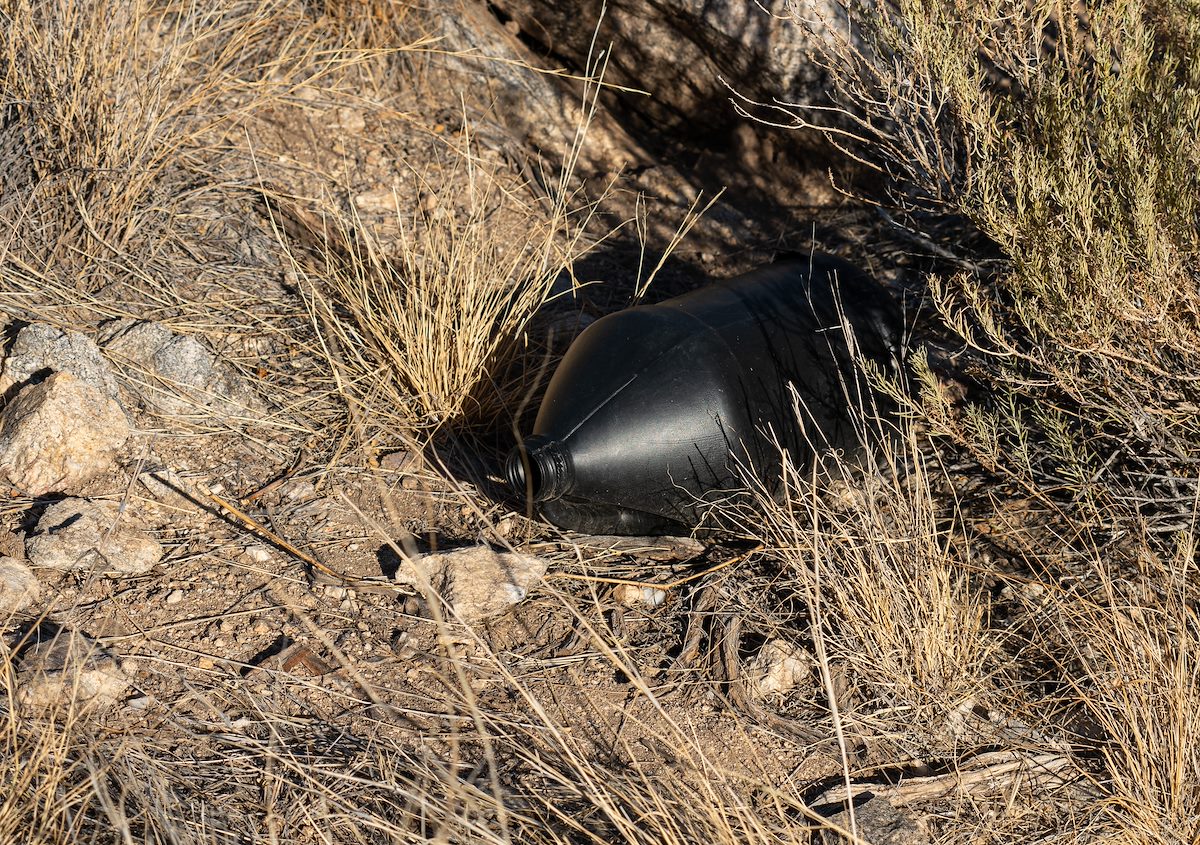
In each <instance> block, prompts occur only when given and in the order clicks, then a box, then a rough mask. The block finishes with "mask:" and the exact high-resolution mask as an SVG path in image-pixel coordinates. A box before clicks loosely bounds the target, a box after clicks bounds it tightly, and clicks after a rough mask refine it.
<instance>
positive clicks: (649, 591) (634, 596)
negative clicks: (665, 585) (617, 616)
mask: <svg viewBox="0 0 1200 845" xmlns="http://www.w3.org/2000/svg"><path fill="white" fill-rule="evenodd" d="M613 600H614V601H616V602H617V604H621V605H624V606H625V607H638V606H639V605H641V606H643V607H658V606H659V605H660V604H662V603H663V602H665V601H666V600H667V591H666V590H660V589H657V588H656V587H639V586H637V585H636V584H618V585H617V586H615V587H613Z"/></svg>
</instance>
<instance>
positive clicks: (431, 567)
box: [395, 545, 547, 622]
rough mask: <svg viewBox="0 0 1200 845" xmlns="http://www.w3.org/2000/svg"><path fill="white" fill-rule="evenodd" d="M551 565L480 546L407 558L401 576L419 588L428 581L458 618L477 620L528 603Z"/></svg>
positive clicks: (400, 569) (464, 620) (402, 579)
mask: <svg viewBox="0 0 1200 845" xmlns="http://www.w3.org/2000/svg"><path fill="white" fill-rule="evenodd" d="M546 567H547V562H546V561H545V560H543V559H542V558H539V557H533V556H531V555H521V554H512V553H510V552H497V551H496V550H494V549H492V548H491V547H490V546H486V545H479V546H471V547H469V548H465V549H455V550H453V551H448V552H438V553H436V554H430V555H425V556H424V557H421V558H418V559H417V560H415V561H408V560H406V561H404V562H403V563H401V565H400V568H399V570H398V571H397V572H396V576H395V577H396V580H397V581H401V582H403V583H407V584H412V585H414V586H417V587H420V586H421V585H422V582H423V581H425V580H428V583H429V584H430V585H432V587H433V588H434V590H436V591H437V592H438V594H439V595H440V596H441V597H442V598H443V599H444V600H445V602H446V603H447V604H448V605H449V607H450V610H451V611H452V613H453V616H454V618H456V619H457V620H458V621H461V622H476V621H479V620H481V619H486V618H488V617H492V616H497V615H499V614H501V613H504V612H505V611H507V610H508V609H509V608H510V607H512V606H513V605H514V604H517V603H518V602H520V601H523V600H524V599H525V597H526V596H527V595H528V594H529V591H530V590H531V589H533V588H534V587H535V586H536V585H537V584H538V583H540V582H541V580H542V577H543V576H544V575H545V574H546ZM422 573H424V578H422Z"/></svg>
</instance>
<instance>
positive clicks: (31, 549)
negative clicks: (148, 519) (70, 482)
mask: <svg viewBox="0 0 1200 845" xmlns="http://www.w3.org/2000/svg"><path fill="white" fill-rule="evenodd" d="M119 509H120V505H118V504H117V503H116V502H106V501H89V500H87V499H63V500H62V501H61V502H56V503H55V504H53V505H51V506H50V507H49V508H47V509H46V512H45V513H43V514H42V517H41V519H39V520H38V523H37V533H36V534H34V535H33V536H31V537H29V538H28V539H26V540H25V554H26V555H27V556H28V558H29V562H30V564H32V565H33V566H34V568H44V569H57V570H61V571H70V570H89V571H90V570H95V571H97V572H100V573H102V574H105V575H137V574H139V573H142V572H146V571H147V570H149V569H150V568H151V567H153V566H154V565H155V564H156V563H158V561H159V560H160V559H161V558H162V554H163V548H162V546H161V545H160V544H159V543H158V541H156V540H154V539H152V538H150V537H147V536H146V534H145V533H144V532H143V530H142V528H141V526H140V525H139V524H138V523H137V521H136V520H135V519H134V518H133V516H132V515H131V514H129V513H125V514H123V515H121V516H120V519H118V511H119ZM114 526H115V527H114Z"/></svg>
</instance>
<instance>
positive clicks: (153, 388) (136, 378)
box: [102, 320, 263, 417]
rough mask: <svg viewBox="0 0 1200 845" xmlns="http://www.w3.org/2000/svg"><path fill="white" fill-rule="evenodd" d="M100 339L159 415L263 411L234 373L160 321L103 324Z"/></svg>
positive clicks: (184, 336) (260, 404)
mask: <svg viewBox="0 0 1200 845" xmlns="http://www.w3.org/2000/svg"><path fill="white" fill-rule="evenodd" d="M102 340H103V341H104V348H105V351H106V352H108V353H109V355H111V356H112V357H113V358H114V359H115V360H117V361H118V362H121V363H123V364H126V365H128V368H127V374H128V376H129V378H130V387H131V388H132V389H133V391H134V392H135V393H137V394H138V396H139V397H140V398H141V400H142V401H143V402H144V403H145V404H146V405H147V407H150V408H152V409H153V410H156V411H158V412H159V413H163V414H173V415H186V414H194V413H196V412H197V411H201V412H209V413H216V414H219V415H222V416H233V417H240V416H246V415H247V414H248V413H257V412H261V411H262V409H263V403H262V400H261V399H260V398H259V397H258V396H257V395H256V394H255V393H254V391H253V390H252V389H251V388H250V387H249V386H248V385H247V384H246V383H245V382H243V381H242V380H241V378H240V377H239V376H238V375H237V373H236V372H234V371H233V370H232V369H231V368H230V367H228V366H227V365H225V364H224V363H222V362H221V361H219V360H218V359H217V357H216V356H215V355H213V353H212V352H210V351H209V350H208V347H206V346H205V345H204V344H203V343H201V342H200V341H198V340H196V339H195V338H194V337H189V336H187V335H178V334H175V333H174V332H172V331H171V330H170V329H168V328H167V327H166V326H164V325H162V324H161V323H151V322H138V321H136V320H117V321H115V322H113V323H111V324H108V325H107V326H106V327H105V332H104V335H103V337H102Z"/></svg>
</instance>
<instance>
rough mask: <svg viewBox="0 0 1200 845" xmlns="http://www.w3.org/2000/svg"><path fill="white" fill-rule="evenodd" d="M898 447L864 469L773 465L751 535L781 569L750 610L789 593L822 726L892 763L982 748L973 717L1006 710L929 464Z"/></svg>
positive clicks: (994, 646) (1004, 681)
mask: <svg viewBox="0 0 1200 845" xmlns="http://www.w3.org/2000/svg"><path fill="white" fill-rule="evenodd" d="M899 445H900V446H901V447H902V448H901V449H900V450H899V451H893V447H892V446H888V447H886V449H885V452H886V454H881V455H880V456H879V459H878V461H876V459H875V457H874V456H870V455H868V456H867V457H868V462H869V464H870V466H869V469H866V470H865V471H864V470H863V469H861V468H859V469H855V468H852V467H851V465H850V464H848V463H843V462H842V461H841V460H840V459H838V458H837V457H836V456H830V457H829V458H827V459H826V460H825V461H822V463H823V464H825V466H824V467H823V468H822V467H818V468H816V469H813V470H811V471H801V470H798V469H797V468H795V467H794V466H792V465H790V463H785V465H784V470H783V481H784V484H783V489H782V490H781V491H780V494H779V495H777V496H772V497H769V498H768V497H765V496H764V497H762V499H761V506H762V509H763V512H764V515H765V521H764V522H763V524H762V530H761V533H759V534H758V536H759V537H761V538H762V539H763V540H764V542H765V543H766V544H767V549H768V552H769V553H770V554H772V555H773V556H774V557H776V558H777V559H778V560H779V561H780V564H781V566H782V570H781V573H780V574H779V576H778V578H777V581H776V583H775V584H774V585H773V587H772V590H773V591H774V592H775V593H776V597H774V598H772V597H771V594H770V593H768V594H767V595H766V596H764V599H763V601H762V602H761V605H762V607H761V610H759V611H758V613H759V614H761V615H763V616H764V617H767V618H769V616H770V614H771V613H772V609H773V608H778V607H780V606H782V602H781V601H780V600H779V598H778V594H779V591H781V590H788V591H793V592H795V593H796V594H797V595H798V596H799V598H800V599H801V600H802V601H803V603H804V606H805V607H806V611H807V616H808V620H807V626H808V629H809V630H808V631H807V632H805V631H803V629H802V628H801V629H800V630H793V632H792V635H793V636H796V635H801V636H804V635H805V634H807V636H804V638H805V639H806V640H807V641H808V642H810V643H811V644H812V645H811V647H812V649H813V651H814V655H815V657H816V658H817V661H818V663H819V665H820V668H821V674H822V682H823V684H824V685H825V689H824V696H823V697H824V698H825V699H826V700H827V702H828V707H829V710H830V712H831V714H832V715H833V716H834V718H835V727H839V726H837V725H836V722H837V720H838V719H840V720H841V721H842V723H843V724H842V725H841V726H840V727H844V729H845V730H846V731H847V732H848V733H850V734H853V735H855V736H856V737H870V738H872V742H873V743H874V744H875V746H876V747H877V748H881V747H883V746H886V747H888V748H889V749H890V750H889V751H888V752H887V753H889V754H891V755H893V759H894V760H895V761H896V763H897V764H899V763H901V762H902V761H905V760H909V761H913V760H931V759H939V758H942V757H944V756H946V755H951V756H952V755H953V754H954V749H955V748H957V747H958V746H960V745H966V746H970V744H971V743H978V742H980V741H982V740H983V739H984V737H986V736H987V735H988V733H989V729H988V725H987V723H986V721H987V720H986V718H985V719H982V720H981V719H980V718H979V717H978V714H980V713H986V712H987V711H988V710H990V709H992V710H994V709H999V710H1001V711H1004V710H1006V709H1007V707H1008V706H1009V705H1011V703H1012V702H1011V700H1009V696H1010V692H1011V690H1009V689H1008V688H1007V687H1008V686H1010V685H1011V681H1012V678H1011V677H1008V678H1005V677H1004V676H1005V675H1006V674H1010V672H1011V670H1010V667H1009V666H1008V662H1009V661H1008V660H1007V658H1006V657H1005V655H1004V654H1003V651H1002V649H1001V648H1000V639H999V637H998V636H997V634H996V632H995V631H992V630H989V626H988V625H987V621H986V613H987V607H986V602H985V599H984V597H983V596H982V595H981V592H980V590H979V587H978V584H977V583H976V582H975V581H974V580H973V579H972V577H971V575H972V567H970V566H969V564H968V561H967V560H964V559H963V552H964V550H963V549H962V548H961V547H957V546H956V545H955V544H953V543H952V537H953V532H952V531H951V530H950V529H951V527H952V526H948V525H947V524H946V520H947V513H946V509H945V508H944V507H942V506H939V505H938V504H937V502H936V499H935V496H934V493H933V489H932V488H933V485H932V484H931V479H930V476H929V468H928V467H927V466H926V465H925V462H924V460H923V459H921V458H920V456H919V455H917V453H916V449H915V439H914V438H913V436H912V434H911V433H910V434H909V435H908V437H907V441H906V442H903V443H900V444H899ZM905 454H909V455H912V456H913V457H912V458H910V459H908V460H904V459H903V458H904V455H905ZM906 465H907V466H906ZM792 627H793V629H795V628H796V625H795V624H794V623H793V626H792ZM881 740H882V743H883V745H882V746H880V745H879V743H880V741H881Z"/></svg>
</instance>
